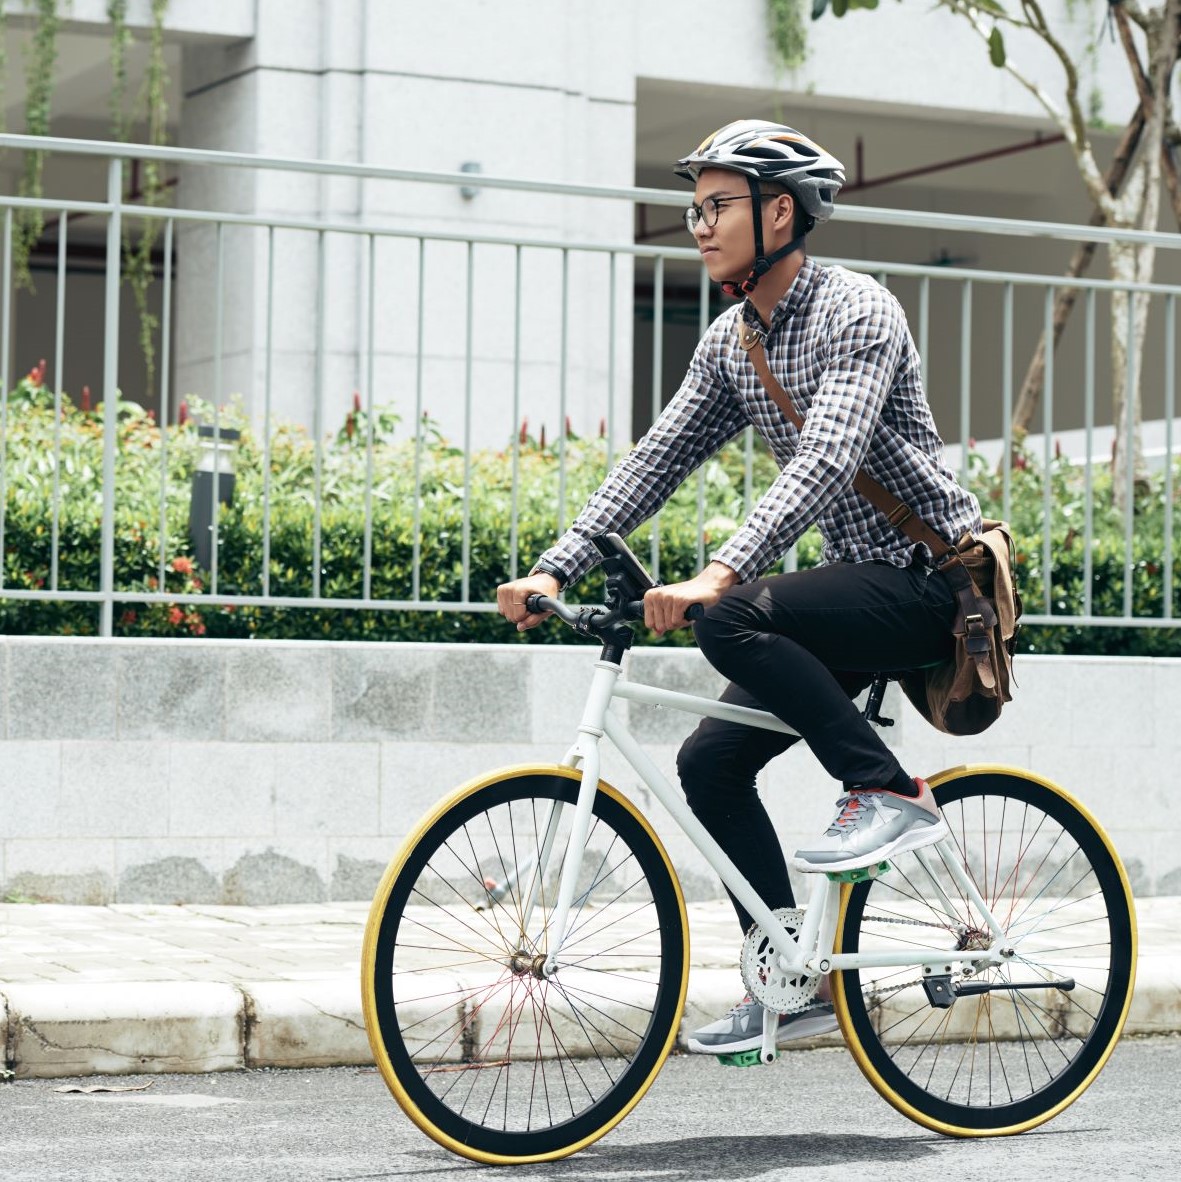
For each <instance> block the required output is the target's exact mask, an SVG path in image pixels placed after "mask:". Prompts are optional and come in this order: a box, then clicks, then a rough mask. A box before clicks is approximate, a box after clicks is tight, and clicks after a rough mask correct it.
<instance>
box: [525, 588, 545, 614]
mask: <svg viewBox="0 0 1181 1182" xmlns="http://www.w3.org/2000/svg"><path fill="white" fill-rule="evenodd" d="M544 598H545V596H544V595H541V594H538V593H536V592H535V593H534V594H533V595H526V596H525V608H526V610H527V611H528V612H529V614H530V615H534V616H535V615H538V614H539V613H540V612H543V611H545V608H544V607H542V606H541V601H542V600H543V599H544Z"/></svg>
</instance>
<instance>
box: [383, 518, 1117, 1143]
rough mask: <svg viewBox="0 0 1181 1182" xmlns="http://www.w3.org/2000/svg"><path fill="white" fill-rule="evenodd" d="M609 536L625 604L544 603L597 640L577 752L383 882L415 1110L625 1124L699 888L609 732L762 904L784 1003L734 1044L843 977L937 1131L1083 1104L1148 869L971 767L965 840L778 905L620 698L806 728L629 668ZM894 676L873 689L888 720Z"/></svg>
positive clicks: (511, 780)
mask: <svg viewBox="0 0 1181 1182" xmlns="http://www.w3.org/2000/svg"><path fill="white" fill-rule="evenodd" d="M596 545H598V547H599V549H600V551H601V552H602V553H603V555H604V563H603V565H604V567H605V569H606V572H607V595H606V597H605V598H606V603H605V604H604V605H593V606H584V607H577V608H571V607H568V606H566V605H565V604H564V603H562V602H560V601H558V600H554V599H549V598H546V597H540V596H537V597H532V598H531V599H530V601H529V608H530V610H531V611H539V610H548V611H551V612H553V613H554V614H555V615H556V616H557V617H558V618H559V619H561V620H562V621H563V622H565V623H566V624H568V625H569V626H570V627H571V628H573V629H574V630H575V631H576V632H577V633H578V634H580V635H583V636H589V637H593V638H595V639H597V640H599V641H601V642H602V646H603V647H602V651H601V654H600V659H599V661H598V662H597V663H596V666H595V674H594V679H593V682H592V685H591V689H590V692H589V694H588V697H587V700H586V706H585V708H584V712H583V715H582V720H581V722H580V723H579V726H578V736H577V738H576V740H575V742H574V744H573V745H572V747H571V748H570V750H569V751H568V753H567V754H566V756H565V758H564V759H563V760H562V762H561V763H560V764H552V765H551V764H537V765H521V766H517V767H508V768H502V769H498V770H496V771H492V772H489V773H488V774H487V775H484V776H480V777H478V778H476V779H474V780H471V781H469V782H468V783H466V784H464V785H463V786H462V787H460V788H458V789H457V790H456V791H455V792H453V793H452V794H451V795H449V796H448V797H447V798H446V799H444V800H443V801H441V802H440V803H439V805H438V806H437V807H436V808H434V809H433V810H432V811H431V812H430V813H429V814H428V815H427V816H426V817H425V818H423V820H422V821H421V823H420V824H419V826H418V827H417V829H416V830H415V831H414V832H413V833H412V834H411V835H410V837H409V838H408V839H407V841H406V842H405V843H404V845H403V846H402V848H401V849H400V850H399V851H398V853H397V854H396V855H395V857H394V858H393V860H392V862H391V863H390V865H389V868H388V869H387V871H386V873H385V876H384V877H383V879H382V882H381V884H380V886H379V887H378V890H377V892H376V894H375V896H374V900H373V904H372V908H371V911H370V915H369V920H368V923H367V926H366V930H365V939H364V952H363V956H362V994H363V1002H364V1013H365V1022H366V1028H367V1030H368V1033H369V1039H370V1044H371V1046H372V1048H373V1054H374V1059H375V1061H376V1063H377V1066H378V1068H379V1070H380V1071H381V1074H382V1076H383V1077H384V1079H385V1082H386V1084H387V1085H388V1087H389V1088H390V1091H391V1092H392V1093H393V1095H394V1097H395V1099H396V1100H397V1102H398V1103H399V1104H400V1105H401V1107H402V1108H403V1109H404V1110H405V1112H406V1113H407V1114H408V1115H409V1116H410V1118H411V1119H412V1120H413V1121H414V1122H415V1124H417V1125H418V1126H419V1127H420V1128H421V1129H422V1130H423V1131H424V1132H425V1133H427V1134H428V1135H429V1136H430V1137H432V1138H433V1139H434V1140H435V1141H437V1142H438V1143H439V1144H441V1145H443V1146H445V1147H447V1148H448V1149H451V1150H453V1151H454V1152H456V1153H458V1154H461V1155H463V1156H465V1157H468V1158H471V1159H473V1160H476V1161H481V1162H486V1163H500V1164H512V1163H525V1162H537V1161H547V1160H553V1159H556V1158H560V1157H564V1156H566V1155H568V1154H571V1153H574V1152H576V1151H577V1150H579V1149H582V1148H584V1147H585V1146H587V1145H590V1144H591V1143H592V1142H594V1141H595V1140H597V1139H598V1138H599V1137H601V1136H603V1135H604V1134H605V1133H606V1132H608V1131H609V1130H610V1129H612V1128H613V1127H614V1126H615V1125H616V1124H618V1122H619V1121H621V1120H622V1119H623V1118H624V1117H625V1116H626V1115H627V1114H628V1113H629V1112H630V1111H631V1110H632V1109H633V1108H634V1107H635V1105H636V1104H637V1103H638V1102H639V1100H640V1099H641V1098H642V1096H643V1095H644V1093H645V1092H646V1091H647V1089H648V1087H649V1086H650V1085H651V1083H652V1082H653V1080H654V1079H655V1077H656V1075H657V1073H658V1072H659V1070H660V1067H661V1065H662V1064H663V1062H664V1060H665V1058H666V1056H667V1055H668V1054H669V1052H670V1051H671V1050H672V1048H673V1045H674V1042H675V1039H676V1035H677V1031H678V1028H679V1024H680V1019H681V1012H682V1007H683V1005H684V999H685V992H686V988H687V983H688V970H689V957H688V940H689V932H688V922H687V918H686V911H685V903H684V899H683V897H682V894H681V889H680V885H679V883H678V880H677V876H676V872H675V870H674V868H673V866H672V864H671V862H670V860H669V858H668V855H667V853H666V852H665V849H664V847H663V845H662V844H661V842H660V840H659V838H658V837H657V835H656V833H655V832H654V830H653V829H652V826H651V825H650V823H649V822H648V821H647V819H646V818H645V817H644V816H643V815H642V814H641V813H640V811H639V809H638V808H637V807H636V805H635V803H634V802H633V801H632V800H630V799H629V798H628V797H627V796H625V795H624V794H623V793H621V792H620V791H618V790H617V789H616V788H614V787H612V786H611V785H609V784H607V783H605V782H603V781H602V780H601V779H600V777H599V768H600V753H599V744H600V740H601V739H602V737H603V736H604V735H605V736H606V737H607V738H609V739H610V740H611V741H612V743H614V745H615V746H616V748H617V749H618V750H619V752H620V753H621V754H622V755H623V756H624V758H625V759H626V760H627V761H628V763H630V764H631V766H632V768H633V769H634V770H635V771H636V772H637V773H638V774H639V776H640V778H641V779H642V780H643V781H644V783H645V784H646V785H647V786H648V788H649V789H650V790H651V791H652V793H653V794H654V796H655V797H656V798H657V799H658V800H659V801H660V802H661V804H663V805H664V807H665V808H666V809H667V811H668V812H669V814H670V815H671V816H672V818H673V819H674V820H675V821H676V823H677V824H678V825H679V826H680V828H681V829H683V830H684V832H685V833H686V834H687V835H688V837H689V838H690V839H691V840H692V842H693V843H694V844H695V845H696V846H697V848H698V849H699V850H700V851H701V852H702V853H703V855H704V856H705V858H706V859H707V861H708V862H709V863H710V865H711V866H712V867H713V869H714V870H715V871H716V872H717V874H718V876H719V878H720V879H721V881H722V882H723V883H724V884H725V885H726V886H727V887H728V888H729V889H730V891H731V892H732V893H733V894H734V895H735V896H736V897H737V898H738V899H739V900H741V902H742V903H743V905H744V906H745V907H746V908H747V910H748V911H749V912H750V914H751V916H752V917H753V918H754V920H755V925H754V927H752V928H751V930H750V932H749V933H748V934H747V936H746V939H745V941H744V943H743V946H742V952H741V957H740V967H741V971H742V977H743V980H744V983H745V985H746V987H747V989H748V991H749V992H750V994H751V996H753V997H754V998H755V999H756V1000H758V1001H759V1002H761V1003H762V1004H763V1005H764V1006H765V1007H766V1009H765V1011H764V1013H765V1019H764V1029H763V1038H762V1045H761V1047H760V1048H759V1050H758V1051H756V1052H748V1053H746V1054H745V1055H743V1056H737V1057H735V1058H733V1059H732V1060H731V1061H737V1062H739V1063H742V1064H747V1063H755V1062H758V1063H768V1062H771V1061H772V1060H773V1059H774V1058H775V1057H776V1048H775V1032H776V1025H777V1019H776V1017H775V1015H776V1014H778V1013H786V1012H793V1011H798V1010H801V1009H805V1008H807V1007H808V1006H810V1005H815V1004H817V1003H816V1001H815V998H816V995H817V991H818V989H819V987H820V983H821V981H822V979H823V978H824V977H825V976H827V977H828V978H829V980H830V988H831V994H832V1003H833V1007H834V1010H835V1013H836V1016H837V1020H838V1024H839V1026H840V1030H841V1032H842V1034H843V1036H844V1039H845V1042H846V1045H847V1046H848V1048H849V1050H850V1051H851V1053H852V1055H853V1057H854V1059H855V1060H856V1062H857V1065H858V1066H859V1067H860V1069H861V1071H862V1072H863V1074H864V1075H865V1076H866V1078H867V1079H868V1080H869V1082H870V1083H871V1084H872V1085H873V1087H874V1088H875V1089H876V1090H877V1092H878V1093H879V1094H880V1095H882V1096H883V1097H884V1098H885V1099H886V1100H887V1101H888V1102H889V1103H890V1104H891V1105H893V1106H894V1107H895V1108H896V1109H897V1110H898V1111H900V1112H902V1113H903V1114H905V1115H906V1116H908V1117H910V1118H911V1119H912V1120H914V1121H916V1122H918V1123H919V1124H920V1125H923V1126H925V1127H926V1128H928V1129H933V1130H936V1131H938V1132H940V1133H944V1134H948V1135H952V1136H961V1137H979V1136H997V1135H1005V1134H1013V1133H1019V1132H1023V1131H1026V1130H1028V1129H1032V1128H1034V1127H1035V1126H1037V1125H1039V1124H1041V1123H1043V1122H1044V1121H1046V1120H1049V1119H1050V1118H1051V1117H1053V1116H1055V1115H1056V1114H1057V1113H1059V1112H1061V1111H1062V1110H1063V1109H1064V1108H1066V1107H1067V1106H1068V1105H1069V1104H1071V1103H1072V1102H1073V1101H1074V1100H1076V1099H1077V1098H1078V1097H1079V1096H1080V1095H1081V1094H1082V1093H1083V1091H1085V1090H1086V1088H1087V1087H1088V1086H1089V1085H1090V1084H1091V1082H1092V1081H1093V1080H1094V1079H1095V1077H1096V1076H1097V1074H1098V1073H1099V1071H1100V1069H1101V1068H1102V1067H1103V1065H1104V1064H1105V1063H1106V1061H1107V1059H1108V1057H1109V1056H1110V1054H1111V1052H1112V1050H1113V1049H1114V1047H1115V1044H1116V1042H1117V1041H1118V1039H1119V1036H1120V1032H1121V1030H1122V1029H1123V1025H1124V1021H1125V1019H1126V1017H1127V1013H1128V1008H1129V1005H1130V1003H1131V997H1132V985H1133V981H1134V979H1135V965H1136V927H1135V915H1134V910H1133V905H1132V897H1131V891H1130V888H1129V886H1128V880H1127V876H1126V875H1125V873H1124V869H1123V866H1122V865H1121V863H1120V859H1119V856H1118V855H1117V853H1116V851H1115V849H1114V848H1113V846H1112V844H1111V842H1110V840H1109V839H1108V838H1107V836H1106V835H1105V834H1104V832H1103V830H1102V829H1101V827H1100V826H1099V824H1098V822H1097V821H1096V820H1095V819H1094V817H1092V816H1091V815H1090V813H1088V812H1087V811H1086V809H1084V808H1083V807H1082V806H1081V805H1080V804H1078V803H1077V802H1076V801H1074V800H1073V799H1072V798H1071V797H1070V796H1069V795H1068V794H1067V793H1066V792H1065V791H1064V790H1063V789H1061V788H1059V787H1058V786H1057V785H1055V784H1053V783H1051V782H1050V781H1049V780H1046V779H1043V778H1042V777H1040V776H1037V775H1035V774H1033V773H1031V772H1027V771H1023V770H1021V769H1018V768H1010V767H1003V766H994V765H978V766H964V767H956V768H951V769H949V770H947V771H944V772H941V773H939V774H938V775H936V776H932V777H930V778H929V783H930V784H931V787H932V789H933V790H934V792H935V796H936V800H937V801H938V803H939V805H940V808H941V810H942V812H943V815H944V818H945V820H947V822H948V825H949V828H950V830H951V836H950V837H949V838H945V839H943V840H942V841H941V842H939V843H938V844H937V845H933V846H928V847H926V848H924V849H920V850H917V851H912V852H910V853H907V854H904V855H901V856H899V857H895V858H893V859H892V860H891V861H890V862H889V863H881V864H879V865H877V866H873V867H869V868H867V869H865V870H855V871H849V872H846V873H843V874H827V875H825V874H815V875H812V876H811V877H812V888H811V891H810V895H809V899H808V903H807V906H806V907H804V908H799V909H780V910H778V911H775V912H773V911H771V910H770V909H769V908H768V907H767V906H765V905H764V904H763V902H762V900H760V899H759V897H758V896H757V895H756V894H755V893H754V891H753V889H752V888H751V886H750V885H749V883H748V882H747V881H746V879H745V877H744V876H742V875H741V874H740V873H739V872H738V871H737V870H736V869H735V867H734V865H733V863H732V862H731V861H730V860H729V858H728V857H727V856H726V855H725V854H724V853H723V852H722V850H721V849H720V848H719V847H718V846H717V844H716V843H715V842H714V840H713V838H712V837H710V835H709V834H708V833H707V832H706V830H705V829H704V828H703V827H702V826H701V824H700V822H698V820H697V819H696V817H695V816H694V815H693V814H692V812H691V811H690V810H689V808H688V805H687V804H686V803H685V801H684V799H683V797H682V796H681V794H680V793H679V792H678V791H677V790H676V789H675V788H674V787H673V785H672V784H670V783H669V781H668V780H667V779H666V778H665V777H664V776H663V775H662V773H661V772H660V771H659V770H658V768H657V767H656V766H655V764H654V763H653V761H652V760H651V758H650V757H649V756H648V755H647V754H645V752H644V751H643V749H642V748H641V747H640V745H639V743H638V742H637V741H636V740H635V739H634V738H633V737H632V736H631V734H630V733H629V732H628V730H627V728H626V727H625V726H624V725H623V723H622V722H621V721H620V720H619V719H618V717H617V716H616V715H615V714H613V713H612V711H611V709H610V706H611V703H612V701H614V700H616V699H623V700H626V701H631V702H639V703H646V704H649V705H659V706H664V707H668V708H672V709H676V710H682V711H687V712H690V713H694V714H699V715H709V716H713V717H720V718H727V719H736V720H738V721H741V722H745V723H748V724H749V725H751V726H756V727H764V728H769V729H772V730H781V731H786V732H788V733H794V732H791V728H789V727H787V726H785V724H783V723H782V722H781V721H780V720H779V719H778V718H776V717H775V716H774V715H771V714H769V713H763V712H761V711H757V710H749V709H746V708H742V707H737V706H731V705H726V704H722V703H719V702H716V701H714V700H712V699H706V698H698V697H694V696H692V695H686V694H681V693H675V692H672V691H669V690H663V689H659V688H655V687H650V686H644V685H639V684H634V683H631V682H628V681H626V680H624V679H623V678H622V676H621V673H622V670H621V663H622V660H623V656H624V654H625V653H626V652H627V650H628V648H629V647H630V645H631V642H632V639H633V633H632V630H631V627H630V622H631V621H634V620H637V619H642V618H643V603H642V597H643V592H644V590H645V589H646V588H647V587H648V586H652V585H654V584H653V583H652V581H651V579H650V578H649V576H648V575H647V572H646V571H644V568H643V567H642V566H641V565H640V564H639V562H638V561H637V560H636V559H635V557H634V555H632V554H631V552H630V551H628V550H627V548H626V546H625V545H624V544H623V542H622V541H621V540H620V539H618V538H616V537H614V535H609V536H608V537H607V538H603V539H598V540H596ZM690 614H691V615H692V614H695V613H693V612H691V613H690ZM888 676H889V675H888V674H885V673H882V674H879V675H878V676H877V677H876V679H875V681H874V683H873V686H872V687H871V690H870V694H869V698H868V701H867V703H866V706H865V714H866V717H867V718H869V719H870V720H871V721H874V722H876V723H879V724H888V723H889V721H890V720H889V719H883V718H882V717H881V714H880V709H881V703H882V695H883V692H884V690H885V687H886V684H887V681H888Z"/></svg>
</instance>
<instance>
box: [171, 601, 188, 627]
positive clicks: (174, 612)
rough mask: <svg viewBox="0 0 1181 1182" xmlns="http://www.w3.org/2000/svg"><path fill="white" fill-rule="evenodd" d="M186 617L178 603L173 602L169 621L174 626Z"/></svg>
mask: <svg viewBox="0 0 1181 1182" xmlns="http://www.w3.org/2000/svg"><path fill="white" fill-rule="evenodd" d="M184 618H185V614H184V612H182V611H181V610H180V608H179V607H177V606H176V604H173V605H172V607H170V608H169V609H168V622H169V623H170V624H171V625H172V626H173V627H176V625H177V624H179V623H180V622H181V620H183V619H184Z"/></svg>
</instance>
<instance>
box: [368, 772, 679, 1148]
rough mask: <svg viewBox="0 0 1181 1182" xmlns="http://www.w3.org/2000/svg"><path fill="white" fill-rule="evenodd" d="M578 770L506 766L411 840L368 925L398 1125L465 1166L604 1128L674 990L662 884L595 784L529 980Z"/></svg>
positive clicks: (634, 817) (639, 1070)
mask: <svg viewBox="0 0 1181 1182" xmlns="http://www.w3.org/2000/svg"><path fill="white" fill-rule="evenodd" d="M580 783H581V779H580V776H579V773H578V772H576V771H574V770H572V769H570V768H566V767H559V766H550V765H546V766H529V767H521V768H509V769H505V770H503V771H499V772H495V773H492V774H491V775H490V776H487V777H484V778H482V779H479V780H476V781H473V782H472V783H469V784H467V785H465V786H464V787H463V788H461V789H459V790H458V791H457V792H455V793H454V794H453V795H452V796H450V797H449V798H448V799H447V800H445V801H444V802H442V804H441V805H440V806H439V807H438V808H437V809H436V810H435V811H434V812H433V813H432V814H431V815H429V816H428V817H427V818H426V819H425V820H424V821H423V822H422V824H421V825H420V827H419V829H418V831H417V832H416V833H414V834H412V835H411V836H410V838H409V839H408V840H407V842H406V843H405V845H404V846H403V847H402V849H401V850H400V851H399V853H398V854H397V856H396V857H395V858H394V860H393V862H392V863H391V864H390V866H389V869H388V870H387V871H386V874H385V877H384V879H383V880H382V883H381V885H380V887H379V888H378V891H377V894H376V896H375V898H374V901H373V906H372V908H371V911H370V915H369V922H368V925H367V927H366V930H365V944H364V954H363V957H362V981H361V985H362V996H363V1002H364V1011H365V1022H366V1028H367V1030H368V1033H369V1041H370V1045H371V1046H372V1048H373V1053H374V1058H375V1060H376V1062H377V1065H378V1068H379V1069H380V1071H381V1073H382V1075H383V1076H384V1078H385V1081H386V1083H387V1085H388V1086H389V1088H390V1090H391V1092H392V1093H393V1095H394V1097H395V1099H396V1100H397V1101H398V1103H399V1104H400V1105H401V1106H402V1108H403V1109H404V1110H405V1112H406V1113H407V1114H408V1115H409V1116H410V1118H411V1119H412V1120H413V1121H414V1122H415V1123H416V1124H417V1125H418V1126H419V1127H420V1128H421V1129H422V1130H423V1131H424V1132H425V1133H427V1134H428V1135H429V1136H431V1137H432V1138H434V1140H436V1141H437V1142H439V1143H440V1144H441V1145H444V1146H446V1147H447V1148H448V1149H451V1150H453V1151H454V1152H456V1153H459V1154H462V1155H463V1156H465V1157H469V1158H472V1159H474V1160H476V1161H482V1162H491V1163H500V1164H510V1163H521V1162H529V1161H548V1160H552V1159H554V1158H559V1157H564V1156H566V1155H567V1154H570V1153H573V1152H575V1151H576V1150H578V1149H581V1148H583V1147H584V1146H586V1145H589V1144H590V1143H591V1142H592V1141H595V1140H596V1139H597V1138H599V1137H601V1136H602V1135H603V1134H604V1133H606V1132H607V1131H608V1130H609V1129H611V1128H613V1127H614V1126H615V1125H616V1124H617V1123H618V1122H619V1121H620V1120H622V1119H623V1117H624V1116H626V1115H627V1113H628V1112H630V1111H631V1109H632V1108H633V1107H634V1106H635V1104H636V1103H637V1102H638V1101H639V1100H640V1098H641V1097H642V1096H643V1094H644V1093H645V1092H646V1091H647V1089H648V1087H649V1085H650V1084H651V1083H652V1081H653V1080H654V1079H655V1077H656V1074H657V1072H658V1071H659V1069H660V1066H661V1065H662V1064H663V1062H664V1059H665V1057H666V1055H667V1054H668V1052H669V1050H670V1048H671V1046H672V1044H673V1040H674V1038H675V1037H676V1033H677V1028H678V1025H679V1022H680V1016H681V1008H682V1006H683V1004H684V998H685V989H686V985H687V983H688V966H689V957H688V923H687V919H686V915H685V904H684V899H683V898H682V895H681V889H680V885H679V883H678V882H677V878H676V874H675V873H674V871H673V869H672V866H671V864H670V862H669V860H668V856H667V854H666V853H665V851H664V848H663V846H662V845H661V843H660V841H659V839H658V838H657V837H656V835H655V833H654V832H653V831H652V829H651V827H650V826H649V824H648V822H647V821H646V820H645V819H644V818H643V817H642V816H641V814H640V813H639V812H638V811H637V810H636V808H635V806H634V805H632V804H631V802H630V801H628V800H627V798H626V797H624V796H622V795H621V794H620V793H618V792H617V791H616V790H615V789H614V788H612V787H610V786H609V785H607V784H604V783H602V782H600V784H599V790H598V792H597V793H596V796H595V803H594V811H593V815H592V821H591V828H590V833H589V836H588V839H587V844H586V852H585V855H584V857H583V863H582V873H581V876H580V878H579V881H578V883H577V886H576V888H575V897H574V903H573V905H572V907H571V910H570V917H569V920H568V923H567V928H566V936H565V939H564V940H563V942H562V945H561V951H560V955H559V957H558V969H557V971H556V972H555V973H554V974H553V975H551V976H548V977H547V976H546V975H545V974H544V972H543V971H542V966H543V964H544V962H545V959H546V956H547V955H548V952H549V950H550V947H551V943H552V941H553V940H554V933H553V931H552V930H551V927H550V922H551V918H552V913H553V910H554V907H555V905H556V902H557V894H558V880H559V876H560V870H561V867H562V861H563V858H564V855H565V852H566V846H567V844H568V842H569V838H570V828H571V822H572V820H573V816H574V811H575V810H574V807H573V806H574V804H575V801H576V800H577V797H578V789H579V786H580Z"/></svg>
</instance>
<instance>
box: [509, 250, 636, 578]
mask: <svg viewBox="0 0 1181 1182" xmlns="http://www.w3.org/2000/svg"><path fill="white" fill-rule="evenodd" d="M611 261H612V263H614V261H615V256H614V255H612V256H611ZM523 433H524V432H523V427H522V423H521V247H520V244H519V243H518V244H517V245H516V246H514V247H513V422H512V449H513V475H512V483H511V485H510V487H509V498H510V503H509V534H508V538H509V541H508V577H509V579H510V581H511V580H512V579H515V578H516V577H517V570H518V563H519V557H518V555H517V548H518V546H519V545H520V537H521V442H522V441H521V435H522V434H523Z"/></svg>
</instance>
